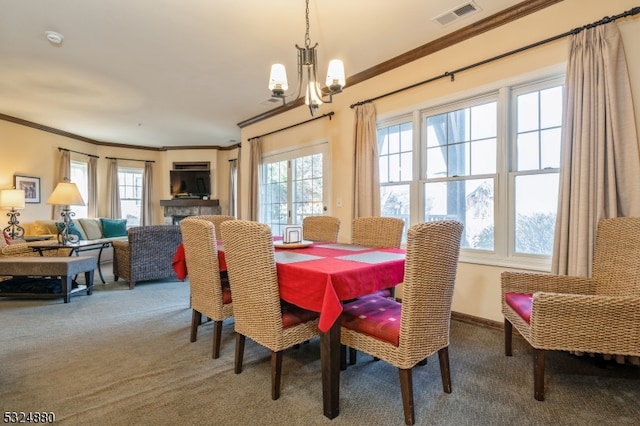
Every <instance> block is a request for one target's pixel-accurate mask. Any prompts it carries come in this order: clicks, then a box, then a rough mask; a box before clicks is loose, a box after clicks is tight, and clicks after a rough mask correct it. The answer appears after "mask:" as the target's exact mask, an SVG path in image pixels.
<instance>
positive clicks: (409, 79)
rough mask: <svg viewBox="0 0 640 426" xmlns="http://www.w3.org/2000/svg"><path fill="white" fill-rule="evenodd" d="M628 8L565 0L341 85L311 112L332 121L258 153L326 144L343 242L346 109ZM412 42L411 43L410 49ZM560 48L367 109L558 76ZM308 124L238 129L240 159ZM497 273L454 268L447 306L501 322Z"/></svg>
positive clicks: (349, 196)
mask: <svg viewBox="0 0 640 426" xmlns="http://www.w3.org/2000/svg"><path fill="white" fill-rule="evenodd" d="M635 3H636V2H635V0H633V1H632V0H620V1H616V2H601V1H599V0H565V1H563V2H561V3H558V4H556V5H554V6H551V7H549V8H546V9H544V10H542V11H540V12H538V13H536V14H533V15H530V16H527V17H525V18H523V19H520V20H518V21H517V22H513V23H511V24H509V25H505V26H503V27H500V28H498V29H496V30H493V31H491V32H488V33H485V34H482V35H480V36H478V37H475V38H474V39H472V40H468V41H465V42H462V43H459V44H457V45H455V46H453V47H450V48H448V49H446V50H443V51H440V52H437V53H435V54H432V55H430V56H428V57H425V58H423V59H420V60H417V61H414V62H412V63H410V64H407V65H405V66H403V67H401V68H399V69H396V70H393V71H389V72H387V73H386V74H384V75H381V76H378V77H376V78H373V79H371V80H369V81H366V82H363V83H360V84H358V85H356V86H353V87H347V88H345V90H344V92H343V93H341V94H340V95H338V96H336V97H334V103H333V104H324V105H323V106H322V107H321V108H320V110H319V111H318V115H319V114H322V113H328V112H330V111H333V112H335V116H334V117H333V119H332V120H328V119H322V120H317V121H314V122H312V123H309V124H305V125H302V126H298V127H295V128H293V129H290V130H286V131H283V132H279V133H275V134H273V135H270V136H267V137H265V138H264V145H263V147H264V148H263V152H265V153H268V152H270V151H274V150H282V149H286V148H288V147H294V146H298V145H304V144H305V143H309V141H313V140H318V138H324V139H326V140H328V141H329V143H330V147H331V164H332V166H331V182H332V183H331V187H330V188H329V191H330V194H331V203H330V211H329V212H328V214H331V215H334V216H337V217H339V218H340V219H341V221H342V228H341V231H340V241H349V239H350V233H351V226H350V223H351V220H352V216H353V153H354V144H353V129H354V113H353V110H352V109H351V108H350V105H351V104H353V103H355V102H358V101H361V100H365V99H369V98H373V97H376V96H378V95H382V94H384V93H387V92H390V91H392V90H395V89H398V88H402V87H406V86H408V85H411V84H413V83H416V82H419V81H423V80H426V79H429V78H431V77H435V76H438V75H440V74H442V73H444V72H445V71H452V70H455V69H457V68H460V67H464V66H467V65H470V64H472V63H475V62H477V61H481V60H484V59H487V58H491V57H493V56H496V55H500V54H502V53H505V52H508V51H510V50H513V49H517V48H520V47H522V46H526V45H529V44H532V43H535V42H537V41H540V40H544V39H547V38H550V37H553V36H555V35H558V34H562V33H565V32H567V31H569V30H571V29H573V28H576V27H580V26H582V25H585V24H588V23H591V22H594V21H597V20H599V19H601V18H602V17H604V16H611V15H615V14H618V13H621V12H623V11H625V10H628V9H631V8H632V7H634V6H636V4H635ZM618 25H619V27H620V30H621V32H622V35H623V40H624V43H625V46H626V51H627V60H628V62H629V72H630V75H631V80H632V89H633V93H634V100H635V104H636V105H640V58H638V55H635V54H634V53H633V50H632V49H635V45H634V43H635V40H637V39H638V38H639V37H640V19H639V18H635V19H628V20H626V21H620V22H619V23H618ZM419 44H420V43H419V42H418V43H417V45H419ZM567 49H568V38H563V39H560V40H557V41H555V42H552V43H549V44H546V45H544V46H540V47H537V48H534V49H531V50H528V51H526V52H525V53H520V54H517V55H514V56H510V57H508V58H506V59H503V60H500V61H497V62H494V63H491V64H487V65H484V66H481V67H478V68H475V69H472V70H469V71H465V72H463V73H460V74H457V75H456V78H455V81H454V82H451V81H450V80H449V79H442V80H438V81H437V82H434V83H429V84H426V85H423V86H420V87H418V88H414V89H411V90H409V91H406V92H402V93H401V94H397V95H393V96H389V97H386V98H383V99H381V100H378V101H375V102H374V105H375V107H376V111H377V114H378V117H379V118H387V117H393V116H397V115H399V114H401V113H403V112H408V111H412V110H414V109H416V108H419V107H426V106H429V105H437V104H439V103H443V102H445V101H447V100H452V99H457V98H461V97H467V96H472V95H473V94H476V93H479V92H480V91H482V90H487V89H488V88H490V87H497V85H502V84H504V83H506V82H510V81H515V80H516V79H522V78H523V76H525V75H529V76H533V75H539V76H542V75H544V74H548V73H557V72H563V70H564V66H565V62H566V57H567ZM345 62H346V63H345V67H346V69H347V73H349V69H348V67H349V61H348V59H347V60H346V61H345ZM308 119H309V113H308V110H307V109H306V107H300V108H296V109H295V110H293V111H289V112H286V113H283V114H280V115H278V116H276V117H273V118H271V119H269V120H265V121H262V122H260V123H256V124H255V125H252V126H248V127H246V128H244V129H243V130H242V141H243V147H242V149H243V152H242V155H243V158H247V159H248V157H249V143H248V142H247V139H248V138H249V137H252V136H257V135H260V134H264V133H268V132H271V131H273V130H276V129H280V128H284V127H287V126H290V125H292V124H296V123H299V122H302V121H305V120H308ZM636 122H637V123H640V108H636ZM247 163H248V162H247V161H245V162H244V163H243V165H242V166H243V168H242V173H243V174H244V175H246V173H247V171H248V164H247ZM241 193H242V196H241V198H245V197H246V194H248V183H247V182H246V180H245V181H243V182H242V187H241ZM337 198H341V199H342V201H343V204H342V205H343V207H342V208H338V207H336V204H335V200H336V199H337ZM241 217H247V210H246V206H243V207H242V208H241ZM504 270H505V268H504V267H496V266H489V265H477V264H471V263H460V266H459V269H458V279H457V283H456V291H455V295H454V301H453V309H454V310H455V311H457V312H460V313H464V314H468V315H472V316H477V317H481V318H485V319H489V320H495V321H500V322H501V321H502V319H503V318H502V315H501V308H500V273H501V272H502V271H504Z"/></svg>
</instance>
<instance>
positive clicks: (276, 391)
mask: <svg viewBox="0 0 640 426" xmlns="http://www.w3.org/2000/svg"><path fill="white" fill-rule="evenodd" d="M281 376H282V351H277V352H273V351H272V352H271V399H272V400H274V401H275V400H276V399H278V398H280V379H281Z"/></svg>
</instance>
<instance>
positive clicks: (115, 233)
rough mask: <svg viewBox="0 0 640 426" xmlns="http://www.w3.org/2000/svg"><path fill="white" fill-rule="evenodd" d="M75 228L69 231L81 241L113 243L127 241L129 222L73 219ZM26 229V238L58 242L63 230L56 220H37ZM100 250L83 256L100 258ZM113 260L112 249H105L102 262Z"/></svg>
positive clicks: (91, 251) (89, 251)
mask: <svg viewBox="0 0 640 426" xmlns="http://www.w3.org/2000/svg"><path fill="white" fill-rule="evenodd" d="M72 223H73V226H72V227H71V229H70V230H69V234H73V235H76V236H77V237H78V238H79V239H80V240H87V241H92V242H96V243H100V242H105V243H106V242H111V241H115V240H118V239H125V238H126V236H127V228H126V225H127V222H126V220H125V219H107V218H79V219H73V221H72ZM23 227H24V229H25V234H24V236H25V237H26V238H32V237H49V238H51V239H52V240H56V239H57V237H58V233H59V232H60V230H61V229H62V222H61V221H55V220H36V221H34V222H32V223H26V224H24V225H23ZM99 254H100V249H99V248H96V249H93V250H86V251H83V255H89V256H94V257H98V255H99ZM112 260H113V251H112V249H111V247H107V248H104V249H103V251H102V254H101V255H100V262H101V263H105V262H111V261H112Z"/></svg>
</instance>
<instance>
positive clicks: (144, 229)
mask: <svg viewBox="0 0 640 426" xmlns="http://www.w3.org/2000/svg"><path fill="white" fill-rule="evenodd" d="M127 235H128V241H120V240H114V241H112V243H111V244H112V245H113V275H114V279H115V280H116V281H118V278H120V277H122V278H124V279H125V280H127V281H129V288H130V289H133V288H134V287H135V285H136V283H137V282H138V281H146V280H156V279H160V278H169V277H175V276H176V272H175V270H174V269H173V267H172V261H173V255H174V254H175V252H176V249H177V248H178V245H180V243H181V242H182V235H181V234H180V227H179V226H178V225H149V226H136V227H133V228H129V230H128V231H127Z"/></svg>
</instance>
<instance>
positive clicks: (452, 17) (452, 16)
mask: <svg viewBox="0 0 640 426" xmlns="http://www.w3.org/2000/svg"><path fill="white" fill-rule="evenodd" d="M480 10H482V9H480V6H478V5H477V4H476V3H475V2H472V1H471V2H467V3H464V4H461V5H460V6H458V7H455V8H453V9H451V10H450V11H448V12H445V13H443V14H442V15H439V16H436V17H435V18H433V20H434V21H436V22H438V23H439V24H440V25H443V26H444V25H449V24H450V23H452V22H454V21H457V20H458V19H460V18H464V17H465V16H469V15H472V14H474V13H476V12H479V11H480Z"/></svg>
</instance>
